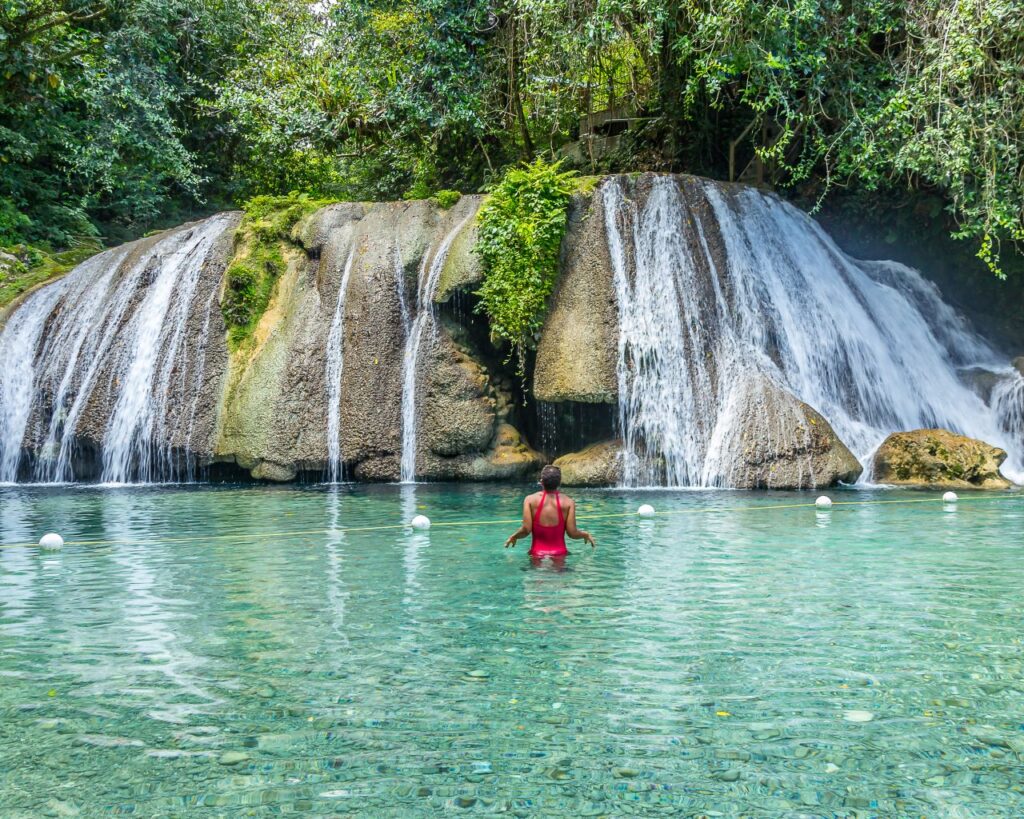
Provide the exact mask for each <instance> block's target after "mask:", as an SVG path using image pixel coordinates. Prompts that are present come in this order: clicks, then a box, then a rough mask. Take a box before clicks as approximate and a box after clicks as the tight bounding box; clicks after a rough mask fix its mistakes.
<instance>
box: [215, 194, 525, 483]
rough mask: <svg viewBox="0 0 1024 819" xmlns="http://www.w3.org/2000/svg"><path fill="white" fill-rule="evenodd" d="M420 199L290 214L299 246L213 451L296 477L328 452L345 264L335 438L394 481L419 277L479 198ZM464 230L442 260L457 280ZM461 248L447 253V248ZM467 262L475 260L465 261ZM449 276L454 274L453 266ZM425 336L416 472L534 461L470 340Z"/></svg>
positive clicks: (378, 477) (361, 473)
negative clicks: (334, 336) (332, 339)
mask: <svg viewBox="0 0 1024 819" xmlns="http://www.w3.org/2000/svg"><path fill="white" fill-rule="evenodd" d="M479 203H480V197H473V196H464V197H462V199H461V200H459V202H458V203H457V204H456V205H455V206H454V207H452V208H451V209H448V210H442V209H440V208H437V207H436V206H434V205H432V204H431V203H429V202H426V201H417V202H397V203H381V204H374V205H363V204H354V203H345V204H338V205H331V206H329V207H327V208H325V209H323V210H321V211H318V212H317V213H315V214H313V215H312V216H311V217H309V218H308V219H307V220H306V221H305V222H304V223H302V224H300V225H298V226H296V229H295V230H294V231H293V238H294V239H295V240H296V241H297V243H298V245H299V246H300V248H301V249H299V248H297V249H296V250H295V251H294V252H293V253H292V254H291V258H290V259H289V266H288V270H287V272H286V273H285V274H284V275H283V276H282V277H281V279H280V280H279V281H278V283H277V287H276V290H275V293H274V295H273V298H272V300H271V304H270V306H269V308H268V309H267V311H266V313H265V314H264V316H263V319H262V321H261V322H260V325H259V327H258V329H257V332H256V335H255V338H254V340H253V342H252V344H251V345H249V346H247V347H244V348H243V349H241V350H239V351H238V353H236V354H235V356H234V357H233V359H232V371H231V383H230V387H229V389H228V394H227V398H226V401H225V409H224V412H223V422H222V427H221V436H220V439H219V442H218V447H217V458H218V459H219V460H221V461H227V462H234V463H236V464H238V465H239V466H241V467H243V468H245V469H247V470H249V471H250V473H251V474H252V475H253V477H256V478H262V479H267V480H291V479H294V478H295V477H296V476H298V475H299V474H301V473H310V474H317V473H323V472H324V471H325V470H326V468H327V464H328V442H327V423H326V419H327V416H328V410H329V407H328V393H329V391H328V389H327V383H326V377H327V345H328V335H329V329H330V326H331V323H332V320H333V316H334V312H335V309H336V307H337V304H338V294H339V290H340V288H341V282H342V277H343V275H344V271H345V269H346V266H349V265H350V271H349V277H348V287H347V289H346V295H345V302H344V324H343V338H342V369H341V403H340V418H339V428H340V448H341V460H342V462H343V463H344V466H345V473H346V474H347V475H348V476H349V477H353V478H355V479H357V480H373V481H384V480H397V479H398V477H399V465H400V460H401V449H402V414H401V413H402V374H403V365H404V345H405V337H406V333H407V330H408V327H407V323H408V322H409V321H410V319H411V317H412V316H413V315H414V314H415V311H416V294H417V287H418V282H419V281H420V279H421V278H422V277H423V276H425V275H426V270H427V267H428V265H429V262H430V260H431V259H432V254H433V253H434V252H436V249H437V247H438V246H439V244H440V242H441V241H442V240H443V238H444V237H445V236H446V235H448V233H449V232H450V231H451V230H453V229H454V228H455V227H456V226H457V225H459V224H460V223H461V222H463V221H464V220H465V219H466V218H467V217H468V216H471V215H472V214H473V213H474V212H475V211H476V209H477V208H478V207H479ZM471 228H472V222H471V221H470V222H469V223H467V225H466V227H464V228H463V230H462V231H460V232H459V234H458V235H457V236H456V238H455V240H454V241H453V242H452V247H451V250H450V252H449V256H448V257H447V258H446V262H449V264H450V268H449V267H446V268H445V269H451V270H453V271H460V272H458V276H456V279H455V280H456V281H457V282H458V285H457V286H462V285H463V284H464V283H465V282H466V281H468V280H470V279H471V278H472V275H474V274H472V272H471V268H472V264H473V262H472V254H471V252H470V251H471V248H472V242H471V241H469V242H468V243H467V240H466V239H465V237H464V234H465V233H466V232H467V231H470V230H471ZM453 254H455V255H456V257H457V259H456V261H455V262H451V257H452V255H453ZM467 271H470V272H467ZM452 275H453V276H455V273H453V274H452ZM433 325H434V326H433V327H431V328H428V329H427V330H426V332H425V334H424V342H423V347H422V348H421V351H420V357H419V366H418V370H417V373H418V378H417V407H418V410H419V411H418V416H419V434H418V436H417V443H418V449H419V453H418V457H417V463H418V472H419V474H420V476H421V477H423V478H426V479H431V480H444V479H460V478H474V479H480V480H483V479H496V478H505V477H514V476H515V475H517V474H519V473H520V472H522V471H523V470H526V469H530V468H533V467H534V466H535V465H536V463H537V462H538V461H539V456H537V455H536V453H534V452H533V451H532V450H531V449H529V447H528V446H526V445H525V444H524V443H523V442H522V441H521V439H520V437H519V434H518V432H516V431H515V429H514V428H513V427H512V426H511V423H510V421H511V419H510V408H511V406H512V401H511V397H510V395H509V391H508V386H509V385H507V384H505V385H499V384H497V383H496V382H495V381H494V379H493V378H492V374H491V373H490V371H489V370H488V368H487V366H486V365H485V364H484V363H483V362H482V359H481V357H480V356H479V354H478V352H477V350H475V349H474V344H473V340H472V339H471V338H470V337H469V335H468V334H467V333H466V332H464V331H463V330H462V329H461V327H460V326H459V325H457V324H456V323H454V322H446V321H444V320H442V316H441V314H440V311H438V320H437V321H436V322H434V323H433Z"/></svg>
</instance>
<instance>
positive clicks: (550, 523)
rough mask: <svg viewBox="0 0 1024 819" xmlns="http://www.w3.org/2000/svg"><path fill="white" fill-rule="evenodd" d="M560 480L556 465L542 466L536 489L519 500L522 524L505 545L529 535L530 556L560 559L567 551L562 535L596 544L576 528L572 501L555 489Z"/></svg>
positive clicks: (586, 533) (511, 544)
mask: <svg viewBox="0 0 1024 819" xmlns="http://www.w3.org/2000/svg"><path fill="white" fill-rule="evenodd" d="M561 483H562V470H561V469H559V468H558V467H557V466H545V467H544V468H543V469H542V470H541V472H540V485H541V487H542V489H541V491H540V492H534V493H533V494H532V495H527V496H526V500H524V501H523V525H522V526H520V527H519V528H518V529H517V530H516V531H515V532H514V533H513V535H512V536H511V537H510V538H509V539H508V540H506V541H505V548H506V549H508V548H510V547H512V546H515V545H516V541H517V540H519V539H520V538H523V537H526V536H527V535H529V534H532V535H533V543H532V545H531V546H530V557H532V558H542V557H551V558H563V557H565V556H566V555H567V554H569V550H568V549H566V548H565V536H566V535H568V536H569V537H571V538H572V539H573V540H585V541H586V542H587V543H589V544H590V546H591V548H593V547H596V546H597V543H595V542H594V538H592V537H591V536H590V533H589V532H584V531H583V530H582V529H577V528H576V502H575V501H574V500H573V499H572V498H567V497H565V496H563V495H561V494H559V492H558V487H559V485H560V484H561Z"/></svg>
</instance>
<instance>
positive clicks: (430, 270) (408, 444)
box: [399, 209, 476, 483]
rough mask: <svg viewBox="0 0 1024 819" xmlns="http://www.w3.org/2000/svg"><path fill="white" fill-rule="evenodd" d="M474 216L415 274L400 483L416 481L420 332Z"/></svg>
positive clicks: (458, 226) (404, 363)
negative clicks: (443, 273)
mask: <svg viewBox="0 0 1024 819" xmlns="http://www.w3.org/2000/svg"><path fill="white" fill-rule="evenodd" d="M475 215H476V210H475V209H474V210H473V211H471V212H470V213H469V215H467V216H466V217H465V218H463V219H462V220H461V221H460V222H458V223H457V224H456V225H455V227H453V228H452V229H451V230H450V231H449V232H448V234H447V235H446V236H445V237H444V238H443V239H442V240H441V244H440V245H438V247H437V249H436V250H435V251H434V253H433V255H431V254H430V253H427V254H425V255H424V256H423V261H422V263H421V264H420V269H419V272H418V275H417V283H418V287H417V294H416V317H415V318H414V319H413V321H412V324H411V326H410V327H409V331H408V333H407V334H406V339H405V350H404V355H403V358H402V459H401V465H400V472H399V474H400V475H401V481H402V483H412V482H414V481H415V480H416V432H417V429H416V426H417V418H416V373H417V369H418V366H417V365H418V362H419V356H420V347H421V345H422V343H423V335H424V333H425V332H426V330H427V328H428V327H429V328H430V330H431V332H433V331H434V329H435V321H434V320H435V311H436V308H435V306H434V296H435V295H436V294H437V285H438V282H440V280H441V271H442V270H443V269H444V263H445V259H447V258H448V251H449V250H450V249H451V246H452V242H454V241H455V237H456V236H458V235H459V233H460V232H461V231H462V229H463V228H464V227H465V226H466V225H467V224H468V223H469V220H470V219H472V218H473V217H474V216H475Z"/></svg>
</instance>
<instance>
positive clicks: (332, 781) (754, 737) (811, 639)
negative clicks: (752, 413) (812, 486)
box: [0, 486, 1024, 816]
mask: <svg viewBox="0 0 1024 819" xmlns="http://www.w3.org/2000/svg"><path fill="white" fill-rule="evenodd" d="M578 497H579V505H580V523H581V525H583V526H585V527H587V528H589V529H591V531H593V533H594V534H595V535H596V537H597V538H598V543H599V548H598V550H597V551H596V552H594V553H590V551H589V549H586V548H583V547H577V548H576V550H575V551H576V554H575V555H574V556H573V557H572V558H570V560H569V564H568V568H567V569H566V570H564V571H557V570H555V568H554V567H551V566H550V565H544V566H541V567H539V568H534V567H532V566H530V564H529V562H528V561H527V559H526V555H525V546H524V545H523V544H520V546H519V547H518V548H517V549H516V550H514V551H509V552H506V551H504V550H502V548H501V546H502V542H503V540H504V538H505V537H506V536H507V534H509V533H510V532H511V530H512V529H513V528H514V527H513V526H501V525H499V526H493V525H492V526H486V525H469V526H459V527H451V528H442V527H435V528H434V529H432V530H431V531H430V532H429V533H414V532H413V531H412V530H407V529H397V530H396V529H379V530H374V531H362V532H354V531H353V532H339V531H334V533H333V534H323V533H322V532H321V533H318V530H325V529H331V530H338V529H340V528H342V527H368V526H375V525H388V524H392V523H395V522H396V521H398V520H403V519H404V520H408V519H410V518H411V517H412V515H413V514H415V513H417V512H422V513H426V514H428V515H430V516H431V517H432V518H433V519H434V521H435V522H439V521H442V520H460V521H473V520H479V519H487V518H493V517H495V516H500V517H509V516H510V513H511V515H512V516H514V515H515V511H514V510H517V509H518V505H519V502H520V495H519V494H518V493H517V491H516V490H514V489H512V488H507V487H491V486H465V487H452V486H418V487H358V488H355V487H351V488H350V487H340V488H336V489H324V488H306V489H301V488H300V489H294V488H196V489H186V488H182V489H179V488H168V487H165V488H152V489H145V488H136V489H100V488H63V489H44V488H0V533H2V538H0V540H2V541H3V542H4V543H7V544H16V543H20V542H23V541H26V540H36V539H37V538H38V537H39V535H40V534H41V533H42V532H43V531H48V530H55V531H59V532H61V533H63V534H64V536H65V537H66V538H67V539H68V540H87V541H103V542H92V543H88V544H84V545H68V546H66V547H65V548H64V550H63V551H61V552H56V553H43V552H40V551H39V550H38V549H36V548H35V547H24V546H12V547H10V548H4V549H2V550H0V815H3V816H39V815H47V814H49V815H58V816H59V815H69V814H70V813H73V812H74V811H75V810H79V811H81V813H82V815H97V814H99V815H103V814H134V815H139V816H153V815H161V816H163V815H184V814H188V815H204V814H205V815H211V816H221V815H223V816H239V815H250V814H252V815H267V814H271V815H272V814H278V813H280V814H288V813H297V812H306V813H308V814H312V815H317V814H325V813H330V814H333V813H338V814H342V815H368V816H415V815H436V814H438V813H440V812H442V811H445V810H448V811H452V812H461V813H466V814H472V813H485V814H490V813H506V814H509V815H514V816H579V815H584V816H591V815H594V816H596V815H607V816H621V815H633V814H635V815H665V814H671V813H673V812H675V813H678V814H689V813H704V814H711V815H716V814H721V815H726V816H733V815H737V814H746V815H756V816H764V815H780V814H781V815H794V814H796V815H812V816H817V815H826V816H850V815H858V816H859V815H864V816H873V815H878V816H893V815H919V814H927V815H931V816H1008V815H1019V813H1020V812H1021V811H1022V809H1024V785H1022V783H1024V761H1022V760H1024V650H1022V649H1024V646H1022V641H1024V628H1022V627H1024V497H1021V498H1015V499H1011V500H1003V501H964V502H962V503H961V504H960V505H959V507H958V508H957V509H956V510H955V511H946V510H944V509H943V506H942V505H941V504H935V503H908V504H878V505H858V506H837V507H835V508H834V509H833V510H832V511H831V512H829V513H818V512H816V511H815V510H814V509H813V508H808V507H806V506H804V507H798V508H775V509H765V508H761V507H765V506H777V505H785V504H790V503H800V504H805V503H807V502H808V501H809V500H811V499H812V498H810V497H809V496H807V495H792V494H785V493H770V494H759V493H739V492H731V493H712V492H699V493H668V492H664V493H646V494H641V493H618V492H592V493H580V494H579V496H578ZM837 497H838V496H837ZM843 497H844V499H849V500H871V499H884V500H900V499H911V500H920V499H921V498H923V497H927V496H923V495H920V494H916V495H911V494H908V493H893V492H889V493H882V492H878V493H871V492H858V493H849V494H847V495H845V496H843ZM640 502H650V503H653V504H654V505H655V506H656V507H657V508H658V510H659V512H660V513H662V514H660V515H659V516H658V517H656V518H655V519H653V520H649V521H642V520H639V519H637V518H635V517H624V518H601V519H592V522H588V521H587V513H588V512H589V513H591V515H593V514H597V513H603V514H607V513H615V512H623V511H630V510H634V509H635V508H636V507H637V505H638V504H639V503H640ZM668 512H674V513H676V514H664V513H668ZM285 531H292V532H309V534H293V535H285V534H281V533H282V532H285ZM108 541H114V542H108Z"/></svg>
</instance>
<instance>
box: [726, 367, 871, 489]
mask: <svg viewBox="0 0 1024 819" xmlns="http://www.w3.org/2000/svg"><path fill="white" fill-rule="evenodd" d="M727 401H728V402H729V404H730V406H729V407H728V409H727V411H726V412H725V413H723V417H726V418H728V419H730V421H729V424H728V429H727V435H729V437H728V438H727V439H726V440H725V441H724V442H723V444H722V445H721V447H720V449H719V453H720V454H719V455H718V463H717V464H716V465H712V466H713V467H715V471H716V472H717V474H718V476H719V480H721V481H722V482H723V485H725V486H729V487H733V488H736V489H816V488H819V487H825V486H832V485H834V484H836V483H839V482H842V483H853V482H854V481H856V480H857V478H859V477H860V474H861V472H862V471H863V468H862V467H861V465H860V462H859V461H858V460H857V459H856V457H854V455H853V453H852V452H850V450H849V449H848V448H847V447H846V444H844V443H843V442H842V441H841V440H839V436H838V435H836V433H835V431H834V430H833V429H832V427H831V426H830V425H829V423H828V421H826V420H825V418H824V417H822V415H821V414H820V413H819V412H818V411H817V410H815V409H814V408H813V407H811V406H809V405H807V404H805V403H803V402H802V401H800V400H798V399H797V398H795V397H794V396H793V395H791V394H790V393H789V392H787V391H786V390H784V389H783V388H782V387H781V386H779V385H778V384H776V383H775V382H774V381H772V380H771V379H769V378H767V377H766V376H763V375H760V374H751V375H749V376H748V377H747V378H746V379H744V381H743V382H741V383H740V384H738V385H736V386H735V387H734V388H733V390H732V392H731V394H730V396H729V397H728V399H727Z"/></svg>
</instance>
